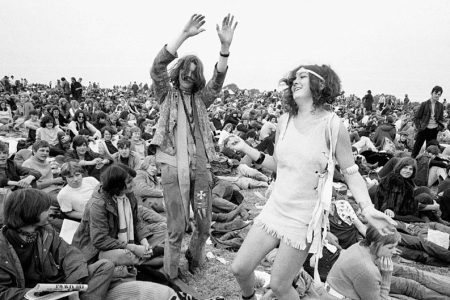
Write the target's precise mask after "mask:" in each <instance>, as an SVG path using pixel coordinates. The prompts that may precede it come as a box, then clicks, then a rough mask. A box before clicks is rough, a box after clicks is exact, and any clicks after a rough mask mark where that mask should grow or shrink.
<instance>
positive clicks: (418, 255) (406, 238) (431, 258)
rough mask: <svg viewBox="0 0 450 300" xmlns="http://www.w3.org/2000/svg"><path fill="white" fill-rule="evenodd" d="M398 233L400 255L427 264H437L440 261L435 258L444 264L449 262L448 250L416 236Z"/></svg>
mask: <svg viewBox="0 0 450 300" xmlns="http://www.w3.org/2000/svg"><path fill="white" fill-rule="evenodd" d="M400 235H401V236H402V239H401V241H400V242H399V243H398V245H399V246H400V247H399V248H400V249H401V250H402V254H401V256H402V257H404V258H406V259H411V260H414V261H419V262H422V263H425V264H429V265H439V263H440V262H439V261H437V260H436V259H438V260H440V261H441V262H443V263H444V265H445V264H449V263H450V250H448V249H445V248H443V247H441V246H438V245H436V244H435V243H432V242H429V241H427V240H424V239H422V238H419V237H417V236H412V235H409V234H404V233H400Z"/></svg>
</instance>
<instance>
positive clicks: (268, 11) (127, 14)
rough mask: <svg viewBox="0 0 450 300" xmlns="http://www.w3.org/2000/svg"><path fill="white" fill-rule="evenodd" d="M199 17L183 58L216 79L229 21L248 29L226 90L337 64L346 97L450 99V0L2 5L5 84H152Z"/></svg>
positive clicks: (236, 45) (23, 1) (237, 43)
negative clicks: (219, 28) (166, 48)
mask: <svg viewBox="0 0 450 300" xmlns="http://www.w3.org/2000/svg"><path fill="white" fill-rule="evenodd" d="M194 13H200V14H203V15H205V16H206V24H205V25H204V28H205V29H206V31H205V32H203V33H201V34H199V35H197V36H195V37H192V38H191V39H189V40H187V41H186V42H185V43H184V44H183V45H182V46H181V47H180V49H179V51H178V54H179V56H183V55H186V54H196V55H198V56H199V57H200V58H201V60H202V61H203V63H204V65H205V75H206V76H207V77H210V76H211V74H212V70H213V67H214V64H215V62H216V61H217V60H218V56H219V50H220V42H219V39H218V36H217V32H216V30H215V26H216V24H217V23H219V24H220V23H221V21H222V19H223V17H224V16H225V15H226V14H227V13H231V14H232V15H234V16H235V19H236V20H237V21H238V26H237V28H236V32H235V35H234V39H233V43H232V45H231V48H230V57H229V70H228V74H227V77H226V80H225V84H230V83H235V84H237V85H238V86H239V88H241V89H243V88H247V89H250V88H257V89H259V90H261V91H262V90H273V89H276V88H277V87H278V81H279V80H280V78H282V76H283V75H284V74H286V73H287V72H288V71H289V70H291V69H293V68H295V67H296V66H298V65H300V64H305V63H307V64H327V65H330V66H331V67H332V68H333V69H334V70H335V71H336V73H337V74H338V75H339V77H340V78H341V81H342V86H343V90H345V92H346V94H350V93H353V94H356V95H357V96H360V97H362V96H364V94H365V93H366V91H367V90H368V89H370V90H372V94H374V95H376V94H380V93H385V94H391V95H395V96H396V97H399V98H401V99H403V97H404V95H405V94H408V95H409V97H410V99H411V100H412V101H423V100H426V99H428V98H429V96H430V92H431V89H432V87H433V86H435V85H440V86H442V87H443V89H444V93H443V96H442V98H448V99H449V100H450V97H449V95H450V1H448V0H428V1H425V0H379V1H365V0H348V1H347V0H340V1H338V0H323V1H320V0H317V1H311V0H310V1H305V0H292V1H291V0H286V1H283V0H278V1H274V0H270V1H266V0H259V1H258V0H199V1H196V0H191V1H188V0H170V1H161V0H159V1H151V0H147V1H144V0H142V1H141V0H139V1H138V0H136V1H133V0H128V1H117V0H109V1H103V0H77V1H67V0H14V1H1V10H0V28H1V30H0V45H1V47H0V75H1V76H3V75H14V76H15V77H16V78H27V79H28V81H29V82H41V83H48V82H49V81H53V83H55V82H56V79H58V78H61V77H66V78H70V77H76V78H79V77H82V78H83V83H85V84H87V83H88V82H89V81H95V82H100V84H101V86H103V87H111V86H112V85H124V84H128V83H129V82H131V81H136V82H137V83H140V82H144V83H145V82H147V83H151V80H150V77H149V69H150V66H151V63H152V61H153V59H154V57H155V55H156V54H157V53H158V51H159V50H160V49H161V48H162V47H163V45H164V44H166V43H167V42H169V41H171V40H173V39H175V38H176V36H177V35H178V34H179V33H180V32H181V30H182V28H183V27H184V25H185V24H186V22H187V20H188V19H189V18H190V16H191V15H192V14H194Z"/></svg>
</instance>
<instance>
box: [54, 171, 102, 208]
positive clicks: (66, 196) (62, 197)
mask: <svg viewBox="0 0 450 300" xmlns="http://www.w3.org/2000/svg"><path fill="white" fill-rule="evenodd" d="M97 185H98V181H97V179H95V178H94V177H85V178H83V181H82V183H81V186H80V187H79V188H75V189H74V188H72V187H70V186H69V185H66V186H65V187H63V188H62V189H61V191H59V193H58V196H57V199H58V203H59V205H60V206H61V211H62V212H70V211H76V212H80V213H83V212H84V208H85V206H86V203H87V202H88V201H89V199H91V196H92V193H93V192H94V189H95V187H96V186H97Z"/></svg>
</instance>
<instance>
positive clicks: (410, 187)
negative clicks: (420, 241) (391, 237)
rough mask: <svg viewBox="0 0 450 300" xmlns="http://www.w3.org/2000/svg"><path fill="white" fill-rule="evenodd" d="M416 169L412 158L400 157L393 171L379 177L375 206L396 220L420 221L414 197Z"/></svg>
mask: <svg viewBox="0 0 450 300" xmlns="http://www.w3.org/2000/svg"><path fill="white" fill-rule="evenodd" d="M416 171H417V165H416V161H415V160H414V159H413V158H410V157H404V158H402V159H401V160H400V161H399V162H398V163H397V165H396V166H395V168H394V172H392V173H391V174H389V175H388V176H386V177H384V178H382V179H381V181H380V185H379V186H378V188H377V191H376V195H375V199H374V204H375V208H376V209H378V210H380V211H382V212H384V213H385V214H386V215H388V216H390V217H391V218H394V219H396V220H400V221H405V222H412V221H416V222H421V219H419V217H418V216H419V205H418V202H417V200H415V199H414V188H415V184H414V182H413V178H414V176H415V175H416Z"/></svg>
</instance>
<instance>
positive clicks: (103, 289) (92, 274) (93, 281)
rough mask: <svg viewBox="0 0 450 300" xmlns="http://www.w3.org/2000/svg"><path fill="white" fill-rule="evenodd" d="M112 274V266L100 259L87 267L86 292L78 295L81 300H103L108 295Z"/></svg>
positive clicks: (110, 263)
mask: <svg viewBox="0 0 450 300" xmlns="http://www.w3.org/2000/svg"><path fill="white" fill-rule="evenodd" d="M113 273H114V264H113V263H112V262H110V261H108V260H105V259H101V260H98V261H97V262H95V263H93V264H91V265H88V274H89V275H88V277H87V278H86V284H87V285H88V286H89V287H88V289H87V291H86V292H84V293H81V294H80V299H81V300H103V299H105V296H106V294H107V293H108V289H109V284H110V283H111V279H112V276H113Z"/></svg>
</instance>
